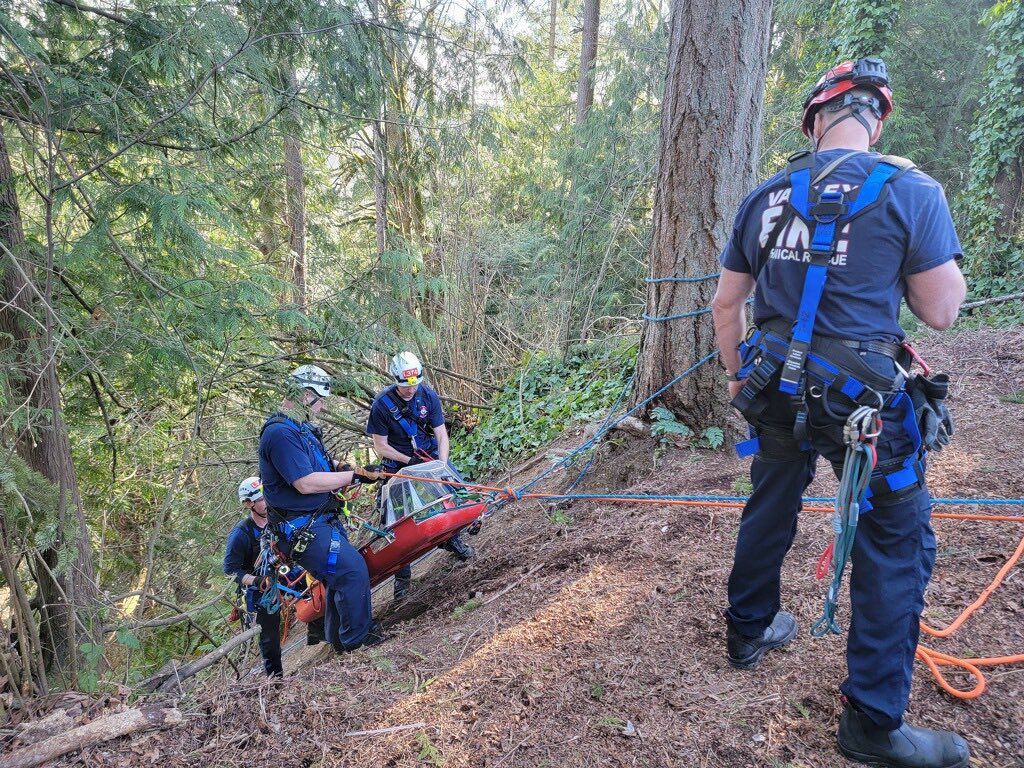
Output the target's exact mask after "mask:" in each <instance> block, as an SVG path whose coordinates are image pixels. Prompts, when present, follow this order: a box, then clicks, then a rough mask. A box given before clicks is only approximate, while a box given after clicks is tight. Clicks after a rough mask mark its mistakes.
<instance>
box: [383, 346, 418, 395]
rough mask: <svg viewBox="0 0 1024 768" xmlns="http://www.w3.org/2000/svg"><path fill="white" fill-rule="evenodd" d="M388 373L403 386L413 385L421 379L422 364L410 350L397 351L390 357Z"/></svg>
mask: <svg viewBox="0 0 1024 768" xmlns="http://www.w3.org/2000/svg"><path fill="white" fill-rule="evenodd" d="M388 373H390V374H391V376H392V377H393V378H394V380H395V382H396V383H398V384H400V385H402V386H403V387H415V386H416V385H417V384H419V383H420V382H421V381H423V366H422V365H421V364H420V359H419V358H418V357H416V355H414V354H413V353H412V352H399V353H398V354H397V355H395V356H394V357H392V358H391V364H390V365H388Z"/></svg>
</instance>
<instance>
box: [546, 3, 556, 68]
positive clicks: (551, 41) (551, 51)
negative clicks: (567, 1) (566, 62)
mask: <svg viewBox="0 0 1024 768" xmlns="http://www.w3.org/2000/svg"><path fill="white" fill-rule="evenodd" d="M557 23H558V0H551V9H550V19H549V22H548V63H550V64H551V66H552V67H553V66H554V65H555V27H556V25H557Z"/></svg>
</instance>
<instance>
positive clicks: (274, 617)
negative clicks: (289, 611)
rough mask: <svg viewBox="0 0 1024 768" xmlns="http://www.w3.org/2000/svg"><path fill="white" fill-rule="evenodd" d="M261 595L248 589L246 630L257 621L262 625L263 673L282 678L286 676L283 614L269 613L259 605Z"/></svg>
mask: <svg viewBox="0 0 1024 768" xmlns="http://www.w3.org/2000/svg"><path fill="white" fill-rule="evenodd" d="M258 600H259V594H258V593H257V592H256V590H255V589H247V590H246V593H245V604H246V608H247V609H248V615H247V618H246V624H245V628H246V629H248V628H249V627H250V626H252V624H251V622H252V621H255V622H256V623H257V624H259V625H260V656H261V657H262V658H263V671H264V672H266V673H267V675H268V676H271V677H273V676H276V677H280V676H281V675H283V674H284V670H283V669H282V668H281V612H280V611H274V613H267V611H266V609H264V608H262V607H260V606H259V604H258Z"/></svg>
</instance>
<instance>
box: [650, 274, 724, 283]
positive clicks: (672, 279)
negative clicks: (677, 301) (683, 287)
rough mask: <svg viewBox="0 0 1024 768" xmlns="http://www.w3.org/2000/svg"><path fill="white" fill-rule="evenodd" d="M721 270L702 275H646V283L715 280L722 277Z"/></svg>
mask: <svg viewBox="0 0 1024 768" xmlns="http://www.w3.org/2000/svg"><path fill="white" fill-rule="evenodd" d="M721 275H722V273H721V272H715V273H714V274H713V275H701V276H700V277H677V276H672V277H645V278H644V282H645V283H700V282H702V281H704V280H714V279H715V278H716V277H721Z"/></svg>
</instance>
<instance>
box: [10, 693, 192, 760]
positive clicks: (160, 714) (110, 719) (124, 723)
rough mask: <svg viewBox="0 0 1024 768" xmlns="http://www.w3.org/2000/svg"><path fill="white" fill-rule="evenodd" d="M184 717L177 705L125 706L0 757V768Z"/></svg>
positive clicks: (174, 722)
mask: <svg viewBox="0 0 1024 768" xmlns="http://www.w3.org/2000/svg"><path fill="white" fill-rule="evenodd" d="M183 719H184V718H183V717H182V715H181V712H179V711H178V710H177V709H164V708H162V707H145V708H142V709H129V710H126V711H124V712H117V713H116V714H113V715H107V716H106V717H101V718H99V719H98V720H93V721H92V722H91V723H87V724H86V725H82V726H79V727H78V728H75V729H74V730H71V731H68V732H67V733H62V734H60V735H59V736H54V737H52V738H49V739H47V740H46V741H41V742H39V743H38V744H33V745H32V746H30V747H25V748H24V749H19V750H17V751H16V752H12V753H11V754H9V755H7V756H6V757H0V768H32V766H34V765H39V764H41V763H46V762H49V761H50V760H56V759H57V758H58V757H60V756H61V755H66V754H67V753H68V752H80V751H81V750H83V749H88V748H89V747H93V746H95V745H97V744H102V743H103V742H105V741H110V740H111V739H116V738H118V737H119V736H127V735H128V734H130V733H138V732H139V731H151V730H153V729H155V728H167V727H169V726H172V725H177V724H178V723H180V722H182V720H183Z"/></svg>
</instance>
